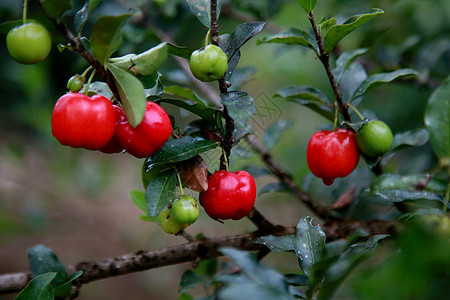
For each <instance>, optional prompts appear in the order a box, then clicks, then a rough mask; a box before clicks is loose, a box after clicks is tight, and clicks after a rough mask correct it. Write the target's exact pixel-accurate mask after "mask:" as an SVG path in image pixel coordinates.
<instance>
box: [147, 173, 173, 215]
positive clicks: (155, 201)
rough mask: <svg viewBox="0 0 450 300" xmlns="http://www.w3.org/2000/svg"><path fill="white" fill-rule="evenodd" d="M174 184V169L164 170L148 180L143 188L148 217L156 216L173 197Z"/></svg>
mask: <svg viewBox="0 0 450 300" xmlns="http://www.w3.org/2000/svg"><path fill="white" fill-rule="evenodd" d="M176 184H177V179H176V172H175V170H167V171H164V172H162V173H160V174H158V176H156V177H155V178H153V180H152V181H150V182H149V184H148V186H147V189H146V190H145V201H146V202H147V210H148V214H149V216H150V217H152V218H154V217H156V216H158V215H159V213H160V212H161V211H163V210H164V209H165V208H166V207H167V206H168V205H169V202H170V201H172V200H173V199H174V198H175V187H176Z"/></svg>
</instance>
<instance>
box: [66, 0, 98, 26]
mask: <svg viewBox="0 0 450 300" xmlns="http://www.w3.org/2000/svg"><path fill="white" fill-rule="evenodd" d="M101 2H102V0H89V1H87V2H86V3H85V4H84V5H83V7H82V8H81V9H80V10H79V11H77V12H76V14H75V16H74V18H73V26H74V28H75V32H76V33H77V34H80V33H81V31H82V30H83V27H84V25H85V24H86V21H87V19H88V17H89V14H90V13H91V12H92V11H93V10H94V9H95V8H96V7H97V6H98V5H99V4H100V3H101Z"/></svg>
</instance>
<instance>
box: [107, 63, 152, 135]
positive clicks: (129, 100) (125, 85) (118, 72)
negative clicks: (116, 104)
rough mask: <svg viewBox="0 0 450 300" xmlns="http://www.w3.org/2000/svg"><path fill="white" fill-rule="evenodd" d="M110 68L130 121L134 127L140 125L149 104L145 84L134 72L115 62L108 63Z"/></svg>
mask: <svg viewBox="0 0 450 300" xmlns="http://www.w3.org/2000/svg"><path fill="white" fill-rule="evenodd" d="M108 69H109V70H110V71H111V73H112V74H113V76H114V81H115V83H116V86H117V89H118V90H119V95H120V100H121V102H122V107H123V110H124V111H125V114H126V116H127V120H128V122H129V123H130V125H131V126H133V127H136V126H138V125H139V124H140V123H141V122H142V119H143V118H144V113H145V108H146V105H147V102H146V101H145V92H144V86H143V85H142V83H141V81H140V80H139V79H137V78H136V77H135V76H133V74H131V73H130V72H128V71H126V70H124V69H122V68H120V67H117V66H115V65H114V64H108Z"/></svg>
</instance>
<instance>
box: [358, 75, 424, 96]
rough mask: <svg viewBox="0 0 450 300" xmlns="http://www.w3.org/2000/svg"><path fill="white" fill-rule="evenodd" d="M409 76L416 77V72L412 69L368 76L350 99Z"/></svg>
mask: <svg viewBox="0 0 450 300" xmlns="http://www.w3.org/2000/svg"><path fill="white" fill-rule="evenodd" d="M411 75H417V72H416V71H414V70H413V69H400V70H397V71H393V72H389V73H378V74H374V75H370V76H369V77H368V78H367V79H366V80H364V81H363V83H361V85H360V86H359V87H358V89H356V91H355V93H354V94H353V96H352V98H351V99H352V100H353V99H355V98H358V97H360V96H362V95H364V94H365V93H367V92H368V91H369V90H371V89H373V88H375V87H377V86H380V85H381V84H383V83H386V82H391V81H393V80H395V79H398V78H401V77H405V76H411Z"/></svg>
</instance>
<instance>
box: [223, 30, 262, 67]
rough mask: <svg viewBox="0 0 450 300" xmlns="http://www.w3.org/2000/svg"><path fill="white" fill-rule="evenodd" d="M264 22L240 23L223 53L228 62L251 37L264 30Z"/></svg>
mask: <svg viewBox="0 0 450 300" xmlns="http://www.w3.org/2000/svg"><path fill="white" fill-rule="evenodd" d="M264 25H266V22H261V21H258V22H251V23H242V24H240V25H239V26H237V27H236V28H235V29H234V31H233V33H232V34H231V36H230V40H229V45H228V47H227V49H226V51H225V53H226V54H227V56H228V61H230V60H231V59H232V57H233V56H234V55H235V54H236V52H238V50H239V49H240V48H241V47H242V46H243V45H244V44H245V43H246V42H247V41H248V40H250V39H251V38H252V37H254V36H255V35H257V34H258V33H260V32H261V31H262V30H263V29H264Z"/></svg>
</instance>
